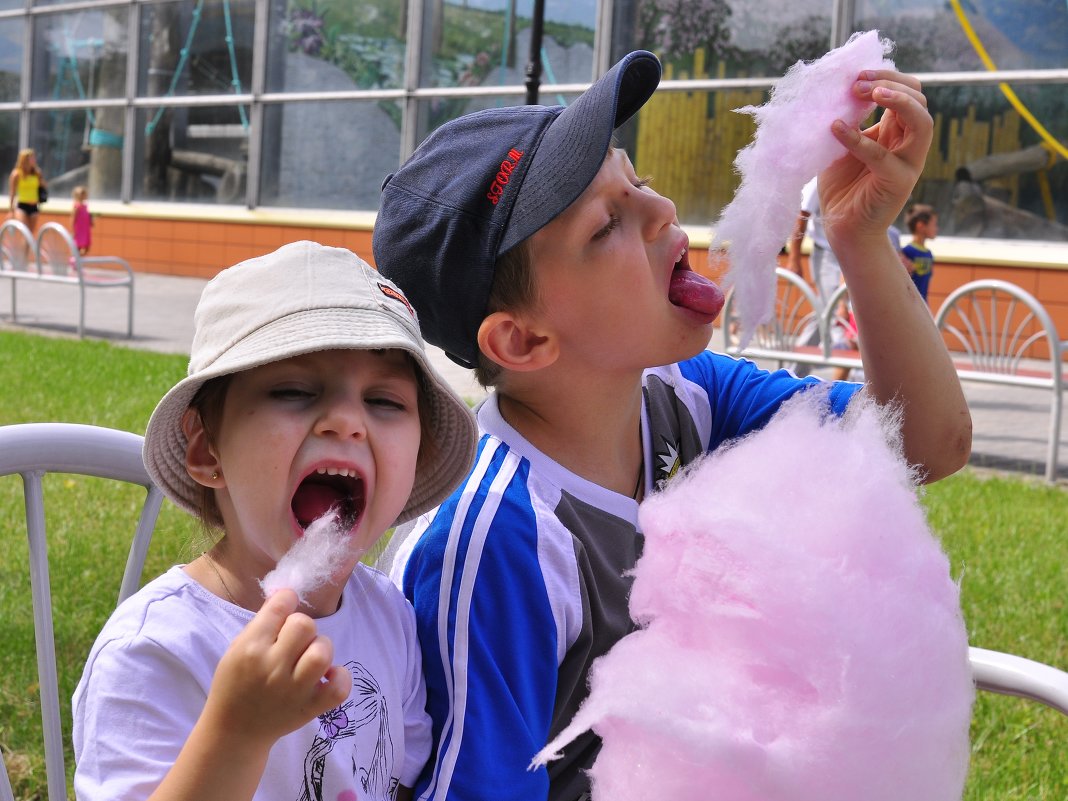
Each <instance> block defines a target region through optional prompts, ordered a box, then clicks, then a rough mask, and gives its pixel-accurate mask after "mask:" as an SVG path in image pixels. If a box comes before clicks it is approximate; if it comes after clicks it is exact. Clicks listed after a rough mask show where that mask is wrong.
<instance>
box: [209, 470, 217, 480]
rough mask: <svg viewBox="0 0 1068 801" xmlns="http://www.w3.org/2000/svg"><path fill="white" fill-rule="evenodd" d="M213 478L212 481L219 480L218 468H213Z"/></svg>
mask: <svg viewBox="0 0 1068 801" xmlns="http://www.w3.org/2000/svg"><path fill="white" fill-rule="evenodd" d="M211 480H212V481H218V480H219V471H218V470H212V471H211Z"/></svg>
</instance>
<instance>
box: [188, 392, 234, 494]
mask: <svg viewBox="0 0 1068 801" xmlns="http://www.w3.org/2000/svg"><path fill="white" fill-rule="evenodd" d="M182 433H183V434H185V438H186V441H187V443H188V444H187V445H186V446H185V469H186V471H187V472H188V473H189V476H190V478H192V479H193V480H194V481H195V482H197V483H198V484H201V485H202V486H205V487H214V488H216V489H217V488H219V487H224V486H226V479H224V478H223V475H222V467H221V466H220V465H219V459H218V457H217V456H216V455H215V449H214V448H213V447H212V446H211V443H210V442H209V441H208V432H207V431H206V430H205V429H204V421H203V420H201V419H200V412H198V411H197V410H196V409H186V410H185V414H183V415H182Z"/></svg>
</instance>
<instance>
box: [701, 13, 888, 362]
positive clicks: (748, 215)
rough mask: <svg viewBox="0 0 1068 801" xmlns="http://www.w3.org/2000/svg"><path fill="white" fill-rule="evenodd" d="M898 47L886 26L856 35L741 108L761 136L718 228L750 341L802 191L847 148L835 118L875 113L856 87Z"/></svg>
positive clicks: (766, 306)
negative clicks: (884, 33)
mask: <svg viewBox="0 0 1068 801" xmlns="http://www.w3.org/2000/svg"><path fill="white" fill-rule="evenodd" d="M892 49H893V43H892V42H891V41H890V40H889V39H880V38H879V33H878V31H868V32H867V33H855V34H853V35H852V36H851V37H850V38H849V41H848V42H846V43H845V44H844V45H842V46H841V47H839V48H837V49H835V50H832V51H831V52H830V53H828V54H827V55H825V56H823V57H822V58H820V59H818V60H817V61H813V62H811V63H807V64H806V63H805V62H802V61H799V62H797V63H796V64H794V66H792V67H791V68H790V69H789V71H787V73H786V75H784V76H783V77H782V78H781V79H780V80H779V81H778V82H777V83H776V84H775V87H774V88H773V89H772V92H771V98H770V99H769V100H768V102H767V103H765V104H764V105H762V106H745V107H744V108H740V109H737V110H738V111H740V112H744V113H746V114H752V115H753V116H754V117H755V118H756V122H757V130H756V135H755V137H754V139H753V142H752V143H751V144H750V145H748V146H747V147H746V148H744V149H743V150H742V151H741V152H739V153H738V156H737V157H736V158H735V160H734V167H735V170H737V172H738V173H739V174H740V175H741V178H742V183H741V186H740V187H739V188H738V192H737V193H736V194H735V196H734V200H732V201H731V202H730V204H729V205H728V206H727V207H726V208H725V209H724V210H723V213H722V215H721V216H720V219H719V221H718V222H716V223H715V224H714V226H713V227H714V229H715V236H716V240H717V241H718V242H719V243H720V244H723V245H726V247H727V249H728V251H729V253H730V262H731V268H730V270H729V271H728V273H727V276H726V279H725V283H726V284H727V285H728V286H730V285H733V286H734V292H735V304H736V306H735V308H737V310H738V315H739V319H740V321H741V329H740V332H739V335H740V337H741V341H742V345H743V346H744V345H745V344H746V343H748V341H749V339H750V338H751V337H752V335H753V332H754V331H755V329H756V327H757V326H758V325H760V324H761V323H762V322H765V321H766V320H767V319H768V318H769V317H770V316H771V312H772V305H773V300H774V297H775V266H776V261H775V256H776V255H777V254H778V253H779V251H780V250H781V249H782V246H783V243H784V242H786V240H787V239H788V238H789V237H790V233H791V232H792V230H793V226H794V222H795V221H796V220H797V214H798V210H799V208H800V205H801V189H802V188H803V187H804V185H805V184H806V183H808V181H809V180H810V179H811V178H812V177H813V176H814V175H816V174H818V173H819V172H820V171H822V170H823V169H824V168H826V167H828V166H829V165H830V164H831V163H832V162H834V161H835V160H836V159H838V158H840V157H841V156H844V155H845V153H846V150H845V148H844V147H843V146H842V145H841V144H840V143H839V142H838V140H836V139H835V138H834V136H833V134H832V133H831V124H832V123H833V122H834V121H835V120H837V119H841V120H843V121H844V122H846V123H847V124H849V125H858V124H859V123H860V122H861V121H862V120H863V119H864V118H865V117H867V116H868V114H869V113H871V111H872V109H873V108H875V105H874V104H873V103H863V102H861V101H859V100H858V99H857V98H856V96H855V95H854V94H853V91H852V87H853V84H854V83H856V81H857V78H858V76H859V75H860V72H861V71H862V70H867V69H893V68H894V63H893V61H890V60H889V59H887V58H886V55H887V54H889V53H890V51H891V50H892Z"/></svg>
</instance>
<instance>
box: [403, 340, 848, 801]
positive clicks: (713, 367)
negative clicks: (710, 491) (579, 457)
mask: <svg viewBox="0 0 1068 801" xmlns="http://www.w3.org/2000/svg"><path fill="white" fill-rule="evenodd" d="M816 381H817V379H814V378H808V379H798V378H797V377H795V376H794V375H793V374H791V373H789V372H787V371H778V372H774V373H769V372H767V371H764V370H761V369H759V368H758V367H757V366H756V365H754V364H753V363H752V362H749V361H746V360H738V359H733V358H730V357H728V356H724V355H721V354H715V353H712V352H708V351H706V352H704V353H702V354H700V355H699V356H697V357H695V358H693V359H691V360H689V361H686V362H683V363H680V364H675V365H670V366H667V367H660V368H655V369H652V370H648V371H646V373H645V376H644V382H643V387H644V405H643V410H642V436H643V439H644V454H645V471H646V482H647V484H646V486H647V488H652V487H655V486H656V485H657V484H658V483H660V482H661V481H663V480H665V479H667V478H670V477H671V476H672V475H673V474H674V473H675V472H676V471H677V470H678V469H679V468H680V467H681V466H682V465H685V464H687V463H689V462H691V461H693V460H694V459H695V458H696V457H698V456H699V455H701V454H702V453H704V452H706V451H710V450H714V449H715V448H716V447H718V446H719V445H720V444H721V443H723V442H725V441H726V440H729V439H733V438H735V437H738V436H740V435H743V434H745V433H747V432H750V431H753V430H755V429H758V428H760V427H762V426H763V425H764V424H765V423H766V422H767V421H768V419H769V418H770V417H771V415H772V414H773V413H774V412H775V410H776V409H778V408H779V406H780V405H781V403H782V402H783V401H784V400H786V399H787V398H788V397H790V396H791V395H793V394H794V393H796V392H797V391H798V390H799V389H800V388H802V387H805V386H810V385H812V384H813V383H815V382H816ZM858 389H859V385H857V384H846V383H839V384H835V385H833V386H832V389H831V391H830V394H829V401H830V404H831V406H832V408H833V409H835V410H836V411H837V412H839V413H841V412H842V411H843V410H844V409H845V406H846V404H847V403H848V401H849V399H850V398H851V397H852V396H853V394H854V393H855V392H856V391H857V390H858ZM478 421H479V426H480V428H481V430H482V432H483V435H482V438H481V441H480V444H479V451H478V458H477V461H476V464H475V467H474V470H473V471H472V473H471V474H470V476H469V477H468V479H467V481H466V482H465V483H464V484H463V485H462V486H461V487H460V488H459V489H458V490H457V491H456V492H454V493H453V495H452V496H451V497H450V498H449V499H448V500H446V501H445V503H443V504H442V505H441V506H440V507H439V508H438V509H437V510H436V512H433V513H430V514H428V515H425V516H424V517H422V518H420V520H418V521H416V523H415V526H414V528H413V529H410V533H408V534H407V536H405V532H398V534H399V535H400V536H403V537H404V539H403V544H402V545H401V546H400V551H399V553H398V554H397V557H396V560H395V561H394V566H393V576H394V580H395V581H397V582H398V583H399V584H400V586H401V587H402V589H403V590H404V594H405V595H406V596H407V597H408V599H409V600H410V601H411V602H412V604H413V605H414V606H415V610H416V618H417V624H418V631H419V639H420V642H421V645H422V650H423V669H424V671H425V673H426V684H427V705H428V709H429V712H430V715H431V717H432V718H433V721H434V741H435V744H436V747H435V753H434V755H433V756H432V759H431V762H430V763H429V764H428V765H427V767H426V769H425V770H424V772H423V775H422V777H421V778H420V780H419V782H418V784H417V786H416V797H417V798H419V799H439V800H440V801H444V799H452V800H453V801H474V800H475V799H480V800H481V799H485V800H486V801H489V800H490V799H492V801H535V800H537V801H540V800H541V799H551V801H576V799H581V798H584V797H586V794H587V793H588V791H589V784H588V779H587V777H586V774H585V772H584V769H586V768H588V767H589V766H590V765H591V764H592V762H593V760H594V757H595V756H596V753H597V750H598V748H599V740H598V739H597V738H596V737H595V736H594V735H592V734H590V733H587V735H585V736H584V737H583V738H580V739H579V740H577V741H576V742H574V743H572V744H571V745H570V746H569V747H568V748H567V749H565V751H564V755H563V758H561V759H559V760H557V761H555V762H552V763H550V765H549V768H548V770H545V769H539V770H536V771H528V770H527V766H528V765H529V764H530V760H531V757H533V756H534V754H535V753H536V752H537V751H538V750H539V749H541V748H542V746H544V745H545V743H546V742H547V741H548V740H549V739H550V738H551V737H553V736H554V735H555V734H556V733H557V732H558V731H560V729H562V728H563V727H564V726H565V725H567V723H568V722H570V720H571V718H572V716H573V715H574V713H575V711H576V710H577V709H578V707H579V705H580V704H581V702H582V700H583V699H584V698H585V697H586V694H587V691H588V687H587V681H588V672H589V668H590V664H591V663H592V662H593V660H594V659H596V658H597V657H599V656H601V655H602V654H604V653H605V652H606V651H607V650H608V649H609V648H611V646H612V645H613V644H614V643H616V642H617V641H618V640H619V639H620V638H621V637H623V636H624V635H626V634H628V633H629V632H630V631H632V630H633V628H634V624H633V623H632V622H631V620H630V617H629V615H628V609H627V596H628V593H629V591H630V584H631V579H630V578H629V576H628V575H627V571H629V570H630V569H631V568H633V567H634V564H635V561H636V560H637V558H638V556H639V555H640V552H641V547H642V535H641V532H640V531H639V530H638V504H637V503H636V502H635V501H634V500H633V499H631V498H628V497H625V496H623V495H620V494H617V493H615V492H611V491H610V490H607V489H605V488H603V487H600V486H598V485H596V484H592V483H590V482H589V481H586V480H585V479H582V478H580V477H579V476H577V475H574V474H573V473H571V472H569V471H567V470H565V469H564V468H563V467H561V466H560V465H559V464H557V463H556V462H555V461H553V460H552V459H551V458H549V457H548V456H546V455H545V454H543V453H541V452H540V451H538V450H537V449H536V448H534V447H533V446H532V445H531V444H530V443H529V442H527V441H526V440H525V439H524V438H523V437H522V436H520V435H519V433H518V432H516V431H515V430H514V429H513V428H512V427H511V426H509V425H508V424H507V423H506V422H505V421H504V420H503V418H502V417H501V415H500V412H499V410H498V407H497V403H496V396H492V395H491V396H490V398H489V399H488V400H487V401H486V402H485V403H483V405H482V406H481V408H480V409H479V412H478Z"/></svg>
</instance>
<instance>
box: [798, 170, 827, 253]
mask: <svg viewBox="0 0 1068 801" xmlns="http://www.w3.org/2000/svg"><path fill="white" fill-rule="evenodd" d="M801 211H807V212H808V235H809V237H811V239H812V244H813V245H815V246H816V247H818V248H823V249H824V250H830V246H829V245H828V244H827V235H826V234H825V233H823V214H822V213H821V212H820V193H819V190H818V188H817V187H816V179H815V178H813V179H812V180H811V181H809V182H808V183H807V184H805V186H804V188H803V189H802V190H801Z"/></svg>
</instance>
